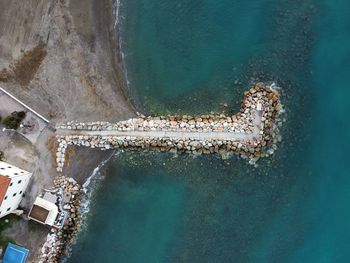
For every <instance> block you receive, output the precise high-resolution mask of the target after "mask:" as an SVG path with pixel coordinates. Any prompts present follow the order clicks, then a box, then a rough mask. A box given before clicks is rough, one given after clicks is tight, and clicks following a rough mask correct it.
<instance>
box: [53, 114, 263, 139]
mask: <svg viewBox="0 0 350 263" xmlns="http://www.w3.org/2000/svg"><path fill="white" fill-rule="evenodd" d="M261 112H262V111H258V110H256V111H255V115H256V116H255V122H254V127H255V129H254V132H251V133H248V132H233V131H232V132H229V131H223V132H213V131H212V132H210V131H208V132H205V131H197V132H196V131H160V130H158V131H157V130H154V131H137V130H134V131H118V130H96V131H91V130H69V129H60V128H58V129H57V130H56V134H57V135H59V136H66V135H81V136H116V137H126V136H130V137H142V138H147V137H150V138H170V139H193V140H215V139H216V140H230V141H243V140H252V139H255V138H257V137H258V135H259V132H260V124H261Z"/></svg>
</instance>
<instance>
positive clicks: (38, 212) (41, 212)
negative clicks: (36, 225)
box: [29, 205, 50, 224]
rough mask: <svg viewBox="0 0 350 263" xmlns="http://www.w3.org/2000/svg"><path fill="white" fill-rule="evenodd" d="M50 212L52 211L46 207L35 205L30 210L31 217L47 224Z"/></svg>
mask: <svg viewBox="0 0 350 263" xmlns="http://www.w3.org/2000/svg"><path fill="white" fill-rule="evenodd" d="M49 212H50V211H49V210H47V209H45V208H44V207H41V206H37V205H33V208H32V210H31V211H30V214H29V217H31V218H33V219H35V220H37V221H40V222H42V223H43V224H45V222H46V219H47V217H48V215H49Z"/></svg>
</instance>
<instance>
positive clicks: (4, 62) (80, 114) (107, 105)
mask: <svg viewBox="0 0 350 263" xmlns="http://www.w3.org/2000/svg"><path fill="white" fill-rule="evenodd" d="M0 6H2V7H6V8H0V86H1V87H2V88H4V89H6V90H7V91H9V92H10V93H12V94H13V95H15V96H16V97H17V98H18V99H20V100H21V101H23V102H24V103H26V104H28V105H29V106H30V107H32V108H33V109H34V110H36V111H37V112H39V113H40V114H42V115H43V116H45V117H46V118H47V119H49V120H51V121H52V122H53V123H63V122H66V121H69V120H81V121H86V120H90V121H93V120H107V121H119V120H123V119H128V118H130V117H134V116H135V110H134V108H133V106H132V104H131V102H130V100H129V99H128V92H127V90H125V89H124V79H123V73H122V71H121V66H120V61H119V59H118V54H117V48H116V47H117V40H118V39H117V35H116V34H115V30H114V28H113V20H112V19H113V14H112V0H84V1H79V0H67V1H65V0H26V1H23V0H0ZM6 107H7V106H6V105H0V108H2V109H3V110H4V109H5V111H6ZM7 110H8V109H7ZM52 136H54V134H53V132H52V131H51V130H49V129H47V128H45V129H43V130H42V131H41V132H40V134H38V137H37V138H36V140H32V142H30V141H29V140H27V139H25V138H23V137H22V136H21V135H19V134H17V133H12V134H11V132H6V133H4V132H0V150H2V151H4V152H5V157H6V159H5V161H8V162H10V163H13V164H14V165H17V166H19V167H21V168H24V169H26V170H28V171H32V172H33V179H32V182H31V184H30V185H29V187H28V191H27V195H26V198H25V199H24V201H23V202H22V204H21V205H22V206H23V208H24V210H25V211H28V209H29V208H30V206H31V204H32V203H33V201H34V198H35V196H36V195H37V194H38V193H39V192H40V191H41V190H42V188H45V187H50V186H51V185H52V179H53V178H54V176H56V171H55V169H54V165H53V164H54V159H53V158H52V145H51V144H50V143H49V142H50V141H51V142H52ZM109 155H110V153H107V152H102V151H96V152H91V151H90V150H89V149H76V150H74V151H73V152H72V156H71V159H70V162H69V163H68V166H67V167H65V171H64V172H65V174H67V175H69V176H72V177H74V178H76V179H77V180H78V181H81V182H82V181H84V179H85V178H86V177H87V176H89V175H90V174H91V171H92V169H93V168H95V167H96V166H97V165H98V164H99V162H100V161H101V160H103V159H105V158H107V156H109ZM0 220H2V219H0ZM47 233H48V229H47V228H46V227H44V226H41V225H38V224H36V223H33V222H28V221H27V220H24V219H21V220H19V221H15V222H13V225H12V227H11V228H9V229H8V230H6V233H5V234H6V235H8V236H9V237H11V238H13V239H14V240H15V241H16V242H18V243H19V244H20V245H23V246H25V247H28V248H29V249H30V251H31V252H30V257H29V260H28V262H38V259H37V257H38V255H39V254H40V249H41V246H42V244H43V243H44V241H45V239H46V234H47Z"/></svg>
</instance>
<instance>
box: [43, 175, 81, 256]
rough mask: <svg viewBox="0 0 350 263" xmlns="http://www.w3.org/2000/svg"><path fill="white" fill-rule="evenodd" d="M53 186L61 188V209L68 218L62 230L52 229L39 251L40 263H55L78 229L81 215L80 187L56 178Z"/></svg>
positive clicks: (70, 179) (72, 180)
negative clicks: (62, 193)
mask: <svg viewBox="0 0 350 263" xmlns="http://www.w3.org/2000/svg"><path fill="white" fill-rule="evenodd" d="M54 186H55V187H56V188H61V189H63V191H64V195H65V199H67V200H65V201H66V202H65V205H64V206H63V209H64V210H65V211H67V213H68V218H67V220H66V221H65V224H64V226H63V228H62V229H58V228H52V229H51V230H50V233H49V234H48V236H47V240H46V242H45V243H44V245H43V247H42V249H41V252H42V254H41V257H40V261H39V262H40V263H44V262H45V263H56V262H59V260H60V259H61V257H62V254H63V253H64V252H67V251H66V246H67V244H70V243H71V242H72V240H73V238H74V236H75V233H76V232H77V231H78V230H79V229H80V222H81V214H80V201H81V192H80V190H81V186H80V185H79V184H78V183H77V182H75V180H74V179H73V178H67V177H64V176H58V177H56V178H55V180H54Z"/></svg>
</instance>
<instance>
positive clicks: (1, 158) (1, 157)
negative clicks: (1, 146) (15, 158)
mask: <svg viewBox="0 0 350 263" xmlns="http://www.w3.org/2000/svg"><path fill="white" fill-rule="evenodd" d="M4 157H5V155H4V152H3V151H0V161H2V160H3V159H4Z"/></svg>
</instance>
